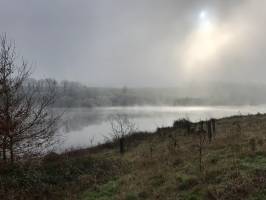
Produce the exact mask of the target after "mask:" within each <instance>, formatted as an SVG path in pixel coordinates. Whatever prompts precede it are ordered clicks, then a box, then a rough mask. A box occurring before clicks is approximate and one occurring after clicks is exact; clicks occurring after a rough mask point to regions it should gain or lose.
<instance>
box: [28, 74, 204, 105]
mask: <svg viewBox="0 0 266 200" xmlns="http://www.w3.org/2000/svg"><path fill="white" fill-rule="evenodd" d="M47 83H50V84H51V83H52V84H53V85H55V87H56V88H57V94H58V95H57V101H56V103H55V104H54V106H55V107H70V108H73V107H104V106H135V105H140V106H141V105H171V106H173V105H200V104H203V103H204V100H203V99H200V98H178V95H177V94H175V92H173V91H169V90H167V89H156V88H127V87H122V88H99V87H98V88H96V87H88V86H85V85H83V84H81V83H78V82H71V81H61V82H58V81H56V80H54V79H43V80H35V79H30V80H28V83H27V84H28V85H29V86H31V85H38V87H40V88H42V90H43V92H44V93H45V92H46V90H47V89H48V88H47V86H48V84H47Z"/></svg>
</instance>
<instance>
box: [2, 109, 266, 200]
mask: <svg viewBox="0 0 266 200" xmlns="http://www.w3.org/2000/svg"><path fill="white" fill-rule="evenodd" d="M125 141H126V152H125V153H124V154H123V155H120V153H119V147H118V145H117V144H116V143H110V144H105V145H101V146H98V147H94V148H90V149H82V150H76V151H72V152H67V153H64V154H62V155H56V154H50V155H49V156H46V157H45V158H44V159H42V160H37V161H36V160H35V161H31V162H24V163H18V164H16V165H14V166H5V165H3V166H2V167H1V169H0V184H1V185H0V199H81V200H82V199H83V200H120V199H121V200H122V199H123V200H137V199H150V200H154V199H159V200H167V199H184V200H185V199H187V200H196V199H204V200H205V199H210V200H212V199H213V200H215V199H234V200H235V199H236V200H237V199H250V200H259V199H261V200H264V199H266V115H261V114H258V115H249V116H234V117H229V118H223V119H219V120H217V121H216V132H215V134H214V137H213V139H212V141H211V142H209V141H208V140H206V141H205V142H204V143H203V144H202V145H201V148H202V154H201V157H200V152H199V147H200V146H199V136H198V135H197V134H187V133H186V130H183V129H179V128H173V127H168V128H163V129H159V130H157V131H156V132H154V133H136V134H133V135H132V136H129V137H127V138H126V140H125ZM200 158H201V160H202V162H201V164H200ZM200 165H201V167H200Z"/></svg>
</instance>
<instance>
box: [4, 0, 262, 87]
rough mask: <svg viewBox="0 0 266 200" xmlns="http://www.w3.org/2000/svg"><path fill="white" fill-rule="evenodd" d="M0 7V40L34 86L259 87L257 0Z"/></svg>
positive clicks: (113, 0) (123, 0) (9, 0)
mask: <svg viewBox="0 0 266 200" xmlns="http://www.w3.org/2000/svg"><path fill="white" fill-rule="evenodd" d="M0 2H1V3H0V32H2V33H7V36H8V38H10V39H12V40H15V41H16V47H17V51H18V53H19V56H23V57H24V58H25V59H27V60H28V61H30V62H31V63H33V65H34V66H35V71H34V74H33V75H34V77H36V78H46V77H52V78H56V79H58V80H63V79H68V80H72V81H80V82H83V83H85V84H87V85H90V86H123V85H127V86H156V87H157V86H175V85H178V84H181V83H182V82H184V81H191V80H198V81H206V80H216V81H217V80H221V81H237V82H251V81H264V80H265V76H266V66H265V64H266V12H265V9H266V1H264V0H0ZM206 24H207V25H206ZM205 26H208V27H207V28H206V27H205ZM204 28H205V29H206V30H205V29H204ZM201 29H202V30H201ZM203 29H204V30H203ZM264 82H265V81H264Z"/></svg>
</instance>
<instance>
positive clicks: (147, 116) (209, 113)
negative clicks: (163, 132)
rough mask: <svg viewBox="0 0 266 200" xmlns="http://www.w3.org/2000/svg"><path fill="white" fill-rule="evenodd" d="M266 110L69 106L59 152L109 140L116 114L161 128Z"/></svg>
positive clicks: (142, 127) (138, 124)
mask: <svg viewBox="0 0 266 200" xmlns="http://www.w3.org/2000/svg"><path fill="white" fill-rule="evenodd" d="M258 112H260V113H265V112H266V105H261V106H174V107H173V106H132V107H104V108H75V109H65V114H64V116H63V119H62V122H61V123H62V124H61V126H60V127H61V128H60V129H59V131H58V132H59V134H60V137H61V138H62V142H61V144H60V148H59V151H63V150H66V149H71V148H74V149H75V148H84V147H89V146H93V145H96V144H99V143H102V142H104V141H105V139H106V137H110V134H111V126H110V123H109V121H108V119H109V117H110V116H111V115H113V114H117V113H119V114H126V115H127V116H128V118H130V120H132V122H134V123H135V125H136V127H137V129H138V130H139V131H155V130H156V129H157V128H158V127H163V126H172V124H173V122H174V120H176V119H180V118H189V119H190V120H191V121H199V120H206V119H209V118H221V117H226V116H231V115H238V114H256V113H258Z"/></svg>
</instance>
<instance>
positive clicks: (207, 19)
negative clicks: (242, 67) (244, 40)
mask: <svg viewBox="0 0 266 200" xmlns="http://www.w3.org/2000/svg"><path fill="white" fill-rule="evenodd" d="M231 41H232V34H231V32H230V30H228V29H227V28H226V27H224V26H222V25H221V24H218V23H217V22H216V21H215V20H214V18H213V17H212V16H211V15H210V14H209V12H207V11H206V10H203V11H201V12H199V14H198V24H197V25H196V26H195V29H194V30H193V31H192V32H191V34H190V35H188V37H187V39H186V40H185V43H184V48H183V58H182V59H183V61H184V62H183V65H184V67H185V68H186V70H187V71H194V72H196V71H197V70H196V69H202V68H205V69H207V67H208V66H210V63H211V62H213V61H214V60H215V59H217V58H219V55H220V53H221V52H222V50H223V49H224V48H225V46H227V45H228V44H229V43H230V42H231Z"/></svg>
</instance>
